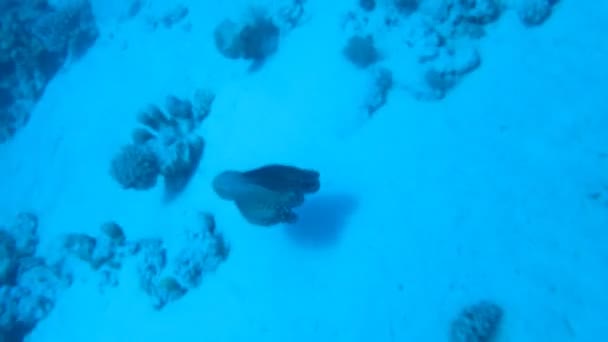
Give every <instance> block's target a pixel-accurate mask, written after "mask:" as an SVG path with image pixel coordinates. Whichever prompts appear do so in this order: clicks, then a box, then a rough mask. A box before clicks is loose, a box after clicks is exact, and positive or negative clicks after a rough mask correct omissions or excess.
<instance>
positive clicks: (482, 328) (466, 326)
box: [450, 301, 503, 342]
mask: <svg viewBox="0 0 608 342" xmlns="http://www.w3.org/2000/svg"><path fill="white" fill-rule="evenodd" d="M502 316H503V311H502V308H501V307H500V306H498V305H497V304H495V303H492V302H489V301H481V302H479V303H476V304H473V305H470V306H467V307H465V308H464V309H463V310H462V312H460V314H459V315H458V317H456V319H455V320H454V321H453V322H452V325H451V329H450V342H491V341H493V340H494V337H495V336H496V334H497V332H498V328H499V326H500V322H501V320H502Z"/></svg>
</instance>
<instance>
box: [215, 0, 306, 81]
mask: <svg viewBox="0 0 608 342" xmlns="http://www.w3.org/2000/svg"><path fill="white" fill-rule="evenodd" d="M305 3H306V0H292V1H291V3H289V4H288V5H286V6H282V7H280V8H279V10H278V11H277V13H274V14H273V13H268V11H266V10H265V9H262V8H250V10H249V11H248V12H247V13H246V16H245V18H243V19H242V20H234V19H228V18H227V19H224V20H222V21H221V22H220V23H218V25H217V26H216V28H215V30H214V31H213V40H214V43H215V47H216V48H217V50H218V52H219V53H220V54H221V55H222V56H224V57H225V58H228V59H244V60H247V61H249V62H251V70H255V69H258V68H259V67H260V66H261V65H262V64H263V63H264V62H265V61H266V60H267V59H268V58H269V57H271V56H272V55H273V54H275V53H276V52H277V50H278V48H279V39H280V37H281V35H282V34H283V33H286V32H288V31H290V30H293V29H294V28H296V27H298V26H299V25H301V24H302V22H303V20H304V17H305V13H306V12H305V9H304V7H305V6H304V5H305Z"/></svg>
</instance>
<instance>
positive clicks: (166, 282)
mask: <svg viewBox="0 0 608 342" xmlns="http://www.w3.org/2000/svg"><path fill="white" fill-rule="evenodd" d="M182 244H183V247H182V248H181V249H180V250H179V251H178V252H177V253H176V254H175V255H174V256H173V257H171V256H170V254H169V251H168V250H167V248H166V247H165V246H164V245H163V242H162V240H159V239H148V240H144V241H141V242H140V243H139V246H140V248H139V252H138V254H139V257H138V267H137V269H138V274H139V279H140V284H141V288H142V289H143V290H144V292H145V293H147V294H148V295H149V296H150V298H151V299H152V300H153V305H154V307H155V308H156V309H161V308H162V307H164V306H165V305H166V304H167V303H169V302H171V301H174V300H176V299H179V298H181V297H182V296H184V295H185V294H186V293H187V292H188V291H189V290H192V289H195V288H197V287H199V286H200V284H201V282H202V280H203V279H204V278H205V277H206V276H208V275H209V274H211V273H213V272H215V271H216V270H217V268H218V267H219V266H220V264H222V263H223V262H224V261H226V259H227V258H228V255H229V252H230V248H229V247H228V244H227V243H226V240H225V239H224V237H223V236H222V234H220V233H219V232H218V231H217V229H216V226H215V219H214V218H213V216H212V215H211V214H208V213H201V214H200V216H199V220H198V225H197V226H196V228H195V229H194V230H191V229H188V230H186V232H185V235H184V240H183V242H182Z"/></svg>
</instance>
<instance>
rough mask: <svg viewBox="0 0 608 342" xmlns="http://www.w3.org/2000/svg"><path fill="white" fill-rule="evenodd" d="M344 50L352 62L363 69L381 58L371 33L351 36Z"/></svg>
mask: <svg viewBox="0 0 608 342" xmlns="http://www.w3.org/2000/svg"><path fill="white" fill-rule="evenodd" d="M342 52H343V53H344V56H346V58H347V59H348V60H349V61H350V62H351V63H353V64H354V65H356V66H357V67H359V68H362V69H364V68H367V67H369V66H370V65H372V64H374V63H376V62H377V61H378V59H379V58H380V54H379V52H378V50H377V49H376V47H375V46H374V37H372V36H371V35H368V36H365V37H364V36H359V35H355V36H352V37H350V39H349V40H348V42H347V43H346V46H345V47H344V50H342Z"/></svg>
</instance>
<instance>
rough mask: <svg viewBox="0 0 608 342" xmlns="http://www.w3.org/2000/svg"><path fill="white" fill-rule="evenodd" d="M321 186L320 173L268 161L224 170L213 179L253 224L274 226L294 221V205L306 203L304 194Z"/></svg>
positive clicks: (219, 189)
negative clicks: (244, 168)
mask: <svg viewBox="0 0 608 342" xmlns="http://www.w3.org/2000/svg"><path fill="white" fill-rule="evenodd" d="M319 188H320V182H319V173H318V172H317V171H314V170H306V169H300V168H297V167H293V166H286V165H268V166H263V167H260V168H258V169H254V170H251V171H246V172H239V171H225V172H222V173H220V174H219V175H217V176H216V177H215V178H214V180H213V189H214V191H215V192H216V193H217V194H218V196H220V197H221V198H223V199H225V200H230V201H234V203H235V204H236V206H237V208H238V209H239V211H240V213H241V214H242V215H243V217H244V218H245V219H246V220H247V221H248V222H250V223H251V224H255V225H260V226H272V225H276V224H279V223H294V222H296V221H297V219H298V217H297V215H296V214H295V213H294V212H293V209H294V208H296V207H298V206H300V205H301V204H302V203H304V195H305V194H311V193H315V192H317V191H318V190H319Z"/></svg>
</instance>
